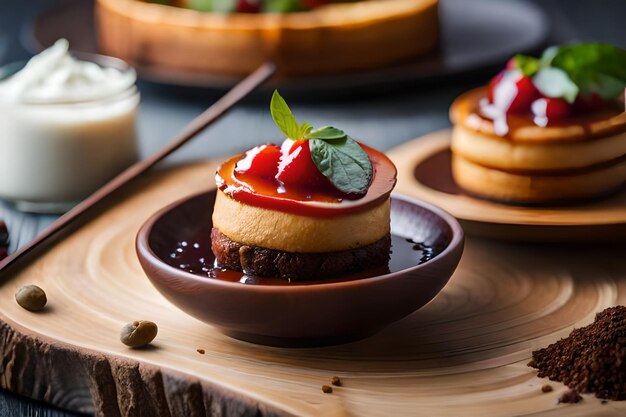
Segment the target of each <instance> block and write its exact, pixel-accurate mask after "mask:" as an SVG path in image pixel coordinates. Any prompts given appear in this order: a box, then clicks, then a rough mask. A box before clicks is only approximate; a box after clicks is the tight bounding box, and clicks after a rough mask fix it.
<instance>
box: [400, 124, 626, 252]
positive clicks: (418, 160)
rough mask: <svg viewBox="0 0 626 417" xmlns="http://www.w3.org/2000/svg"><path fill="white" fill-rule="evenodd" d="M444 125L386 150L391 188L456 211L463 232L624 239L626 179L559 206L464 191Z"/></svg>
mask: <svg viewBox="0 0 626 417" xmlns="http://www.w3.org/2000/svg"><path fill="white" fill-rule="evenodd" d="M450 133H451V131H450V130H449V129H445V130H440V131H437V132H433V133H430V134H428V135H425V136H423V137H419V138H416V139H414V140H412V141H409V142H406V143H404V144H402V145H400V146H398V147H396V148H394V149H392V150H391V151H390V152H389V157H390V158H391V159H392V160H393V162H394V163H395V164H396V166H397V168H398V184H397V185H396V188H395V191H396V192H398V193H402V194H405V195H409V196H412V197H415V198H418V199H420V200H424V201H427V202H429V203H431V204H434V205H437V206H439V207H441V208H443V209H444V210H446V211H448V212H449V213H450V214H452V215H453V216H454V217H456V218H457V219H458V220H459V222H460V223H461V225H462V226H463V228H464V229H465V232H466V233H467V234H473V235H478V236H483V237H490V238H497V239H505V240H516V241H528V242H537V241H543V242H579V243H588V242H589V241H590V240H593V241H596V242H608V241H613V242H615V241H620V242H626V184H625V186H624V187H623V188H622V189H621V190H620V191H619V192H618V193H616V194H613V195H611V196H608V197H607V198H603V199H598V200H594V201H581V202H580V203H579V204H570V205H562V206H522V205H510V204H503V203H499V202H494V201H488V200H484V199H481V198H478V197H474V196H471V195H468V194H466V193H464V192H463V191H462V190H461V189H460V188H459V187H458V186H457V185H456V183H455V182H454V179H453V177H452V170H451V167H450V162H451V153H450Z"/></svg>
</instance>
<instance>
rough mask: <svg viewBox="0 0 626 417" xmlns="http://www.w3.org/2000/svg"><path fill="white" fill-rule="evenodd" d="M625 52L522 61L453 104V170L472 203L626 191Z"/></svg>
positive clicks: (553, 54) (592, 50)
mask: <svg viewBox="0 0 626 417" xmlns="http://www.w3.org/2000/svg"><path fill="white" fill-rule="evenodd" d="M625 87H626V51H624V50H622V49H620V48H617V47H614V46H611V45H607V44H578V45H571V46H562V47H552V48H549V49H547V50H546V51H545V52H544V53H543V55H542V57H541V58H533V57H529V56H523V55H518V56H516V57H514V58H513V59H511V60H510V61H509V63H508V64H507V67H506V69H504V70H503V71H502V72H501V73H500V74H498V75H497V76H496V77H495V78H494V79H493V80H492V81H491V82H490V83H489V86H487V87H483V88H478V89H476V90H472V91H470V92H468V93H466V94H464V95H462V96H461V97H459V98H458V99H457V100H455V102H454V103H453V105H452V108H451V119H452V121H453V123H454V130H453V133H452V152H453V161H452V170H453V175H454V179H455V181H456V182H457V184H458V185H459V186H460V187H461V188H463V189H464V190H465V191H467V192H468V193H470V194H473V195H477V196H479V197H483V198H487V199H491V200H497V201H502V202H509V203H516V204H551V203H563V202H572V201H579V200H583V199H589V198H594V197H600V196H604V195H607V194H610V193H611V192H614V191H616V190H618V189H620V188H621V187H622V186H623V184H624V182H626V113H625V112H624V96H623V94H624V88H625Z"/></svg>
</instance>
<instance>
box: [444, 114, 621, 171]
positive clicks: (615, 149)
mask: <svg viewBox="0 0 626 417" xmlns="http://www.w3.org/2000/svg"><path fill="white" fill-rule="evenodd" d="M451 147H452V151H453V152H454V153H455V154H457V155H461V156H463V157H464V158H465V159H469V160H471V161H474V162H475V163H477V164H480V165H484V166H487V167H492V168H497V169H502V170H520V171H534V170H536V171H558V170H565V169H575V168H584V167H589V166H592V165H598V164H602V163H606V162H608V161H613V160H616V159H618V158H620V157H622V156H625V155H626V131H624V132H620V133H616V134H613V135H609V136H606V137H603V138H599V139H596V140H589V141H576V142H559V143H543V142H521V143H519V142H514V141H511V140H510V139H509V138H506V137H499V136H494V135H487V134H484V133H483V132H481V131H479V130H475V129H470V128H468V127H465V126H462V125H457V126H455V127H454V129H453V130H452V145H451Z"/></svg>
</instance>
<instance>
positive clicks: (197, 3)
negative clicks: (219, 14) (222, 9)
mask: <svg viewBox="0 0 626 417" xmlns="http://www.w3.org/2000/svg"><path fill="white" fill-rule="evenodd" d="M187 7H189V8H190V9H193V10H198V11H200V12H212V11H213V0H191V1H190V2H189V3H188V6H187Z"/></svg>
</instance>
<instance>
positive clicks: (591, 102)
mask: <svg viewBox="0 0 626 417" xmlns="http://www.w3.org/2000/svg"><path fill="white" fill-rule="evenodd" d="M603 104H604V100H602V97H600V95H599V94H597V93H591V94H587V95H583V94H579V95H578V97H576V101H575V102H574V110H575V111H576V112H578V113H584V112H588V111H593V110H596V109H598V108H600V107H602V105H603Z"/></svg>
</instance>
